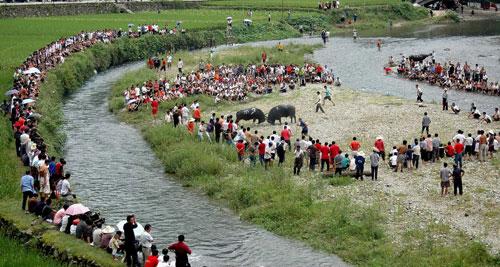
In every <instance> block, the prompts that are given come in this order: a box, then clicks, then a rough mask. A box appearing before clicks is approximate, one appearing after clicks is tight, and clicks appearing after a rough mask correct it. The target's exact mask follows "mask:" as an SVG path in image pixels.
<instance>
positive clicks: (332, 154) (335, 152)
mask: <svg viewBox="0 0 500 267" xmlns="http://www.w3.org/2000/svg"><path fill="white" fill-rule="evenodd" d="M339 153H340V147H339V145H337V144H336V143H335V141H332V144H331V145H330V162H331V163H333V159H334V158H335V157H336V156H337V155H338V154H339Z"/></svg>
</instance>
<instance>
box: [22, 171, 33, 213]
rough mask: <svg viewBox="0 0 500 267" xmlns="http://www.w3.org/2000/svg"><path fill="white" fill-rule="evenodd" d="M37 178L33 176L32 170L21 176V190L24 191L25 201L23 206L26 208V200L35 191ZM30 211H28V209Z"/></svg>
mask: <svg viewBox="0 0 500 267" xmlns="http://www.w3.org/2000/svg"><path fill="white" fill-rule="evenodd" d="M34 183H35V179H34V178H33V176H31V174H30V171H26V174H25V175H23V177H21V192H22V193H23V203H22V206H21V208H22V209H23V210H26V200H27V199H29V198H31V197H32V196H33V194H34V193H35V187H34ZM26 213H28V211H26Z"/></svg>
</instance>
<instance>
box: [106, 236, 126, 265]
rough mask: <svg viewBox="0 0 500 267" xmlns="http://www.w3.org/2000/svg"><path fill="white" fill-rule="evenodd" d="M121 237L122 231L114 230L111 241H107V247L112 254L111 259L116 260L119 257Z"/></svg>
mask: <svg viewBox="0 0 500 267" xmlns="http://www.w3.org/2000/svg"><path fill="white" fill-rule="evenodd" d="M121 237H122V232H121V231H116V233H115V235H114V236H113V238H111V241H109V248H110V249H111V255H113V260H117V259H118V257H119V254H118V253H119V251H120V247H121V245H122V244H123V242H122V241H121V240H120V239H121Z"/></svg>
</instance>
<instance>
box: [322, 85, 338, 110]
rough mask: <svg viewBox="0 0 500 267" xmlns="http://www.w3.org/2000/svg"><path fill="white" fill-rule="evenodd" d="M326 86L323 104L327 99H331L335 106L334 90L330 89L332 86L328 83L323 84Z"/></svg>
mask: <svg viewBox="0 0 500 267" xmlns="http://www.w3.org/2000/svg"><path fill="white" fill-rule="evenodd" d="M323 88H325V97H323V105H324V104H325V101H326V100H330V102H332V104H333V105H334V106H335V103H334V102H333V100H332V91H331V90H330V87H329V86H328V85H325V86H323Z"/></svg>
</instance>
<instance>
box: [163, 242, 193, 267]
mask: <svg viewBox="0 0 500 267" xmlns="http://www.w3.org/2000/svg"><path fill="white" fill-rule="evenodd" d="M177 240H178V242H177V243H174V244H172V245H170V246H168V249H170V250H173V251H174V252H175V267H187V266H191V265H190V264H189V259H188V254H189V255H191V249H190V248H189V246H188V245H187V244H186V243H184V235H179V236H178V237H177Z"/></svg>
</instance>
